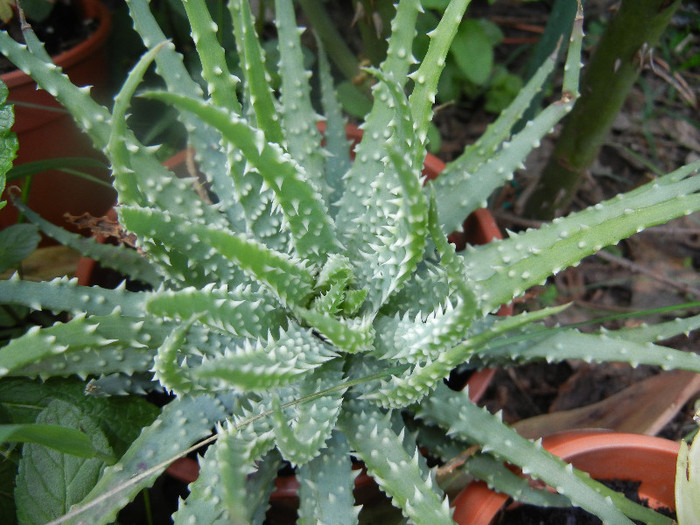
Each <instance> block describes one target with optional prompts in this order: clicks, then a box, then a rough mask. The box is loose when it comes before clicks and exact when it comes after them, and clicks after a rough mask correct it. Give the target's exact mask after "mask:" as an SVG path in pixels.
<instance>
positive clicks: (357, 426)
mask: <svg viewBox="0 0 700 525" xmlns="http://www.w3.org/2000/svg"><path fill="white" fill-rule="evenodd" d="M345 408H346V410H344V411H343V414H342V415H341V417H340V420H339V427H340V429H341V430H342V432H343V434H345V436H346V437H347V439H348V442H349V443H350V446H351V447H352V448H353V449H354V450H355V451H356V454H357V455H358V456H359V457H360V458H361V459H362V460H363V461H364V463H365V465H366V466H367V472H368V473H369V474H370V475H371V476H372V478H374V480H375V481H376V482H377V484H378V485H379V487H380V488H381V489H382V490H383V491H384V492H386V493H387V495H388V496H389V497H391V499H392V503H393V504H394V505H395V506H396V507H397V508H400V509H401V511H402V512H403V514H404V516H406V517H407V518H408V519H409V520H411V521H412V522H414V523H431V524H439V523H444V524H446V525H447V524H453V521H452V513H451V511H450V509H449V504H448V501H447V499H446V498H445V499H442V498H441V497H440V496H439V495H438V494H437V492H436V490H435V487H434V483H433V481H432V479H431V478H432V474H431V475H430V477H429V478H428V479H426V477H425V475H424V473H423V469H422V467H421V466H420V462H421V461H422V459H421V457H420V452H419V451H418V448H413V450H407V449H406V448H404V438H403V436H398V435H396V433H394V431H393V430H392V427H391V422H390V421H389V417H390V416H389V414H388V413H383V412H381V411H380V409H378V408H377V407H376V406H374V405H371V404H368V403H362V402H359V401H352V402H347V403H346V404H345ZM380 451H381V452H380Z"/></svg>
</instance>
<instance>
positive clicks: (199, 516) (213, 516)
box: [172, 420, 274, 525]
mask: <svg viewBox="0 0 700 525" xmlns="http://www.w3.org/2000/svg"><path fill="white" fill-rule="evenodd" d="M217 434H218V439H217V440H216V443H214V444H213V445H212V446H211V447H209V449H207V452H206V454H204V456H203V457H201V458H200V459H199V466H200V470H199V476H198V477H197V480H195V481H194V482H193V483H192V484H190V486H189V489H190V494H189V496H188V497H187V499H185V500H184V502H183V503H182V504H181V505H180V507H179V509H178V511H177V512H176V513H175V514H173V516H172V518H173V522H174V523H175V524H176V525H177V524H180V523H182V524H188V523H192V522H193V521H196V523H198V524H206V525H209V524H211V525H214V524H217V523H218V524H221V523H224V522H225V523H234V524H247V523H250V521H251V518H252V516H253V515H254V514H255V512H256V510H257V507H258V506H257V505H251V504H250V500H251V499H253V498H256V497H257V496H258V494H257V493H255V492H252V491H251V490H250V489H251V487H250V485H251V480H250V479H249V476H251V475H253V474H255V473H256V470H257V469H256V467H255V463H254V462H255V461H257V460H259V459H260V458H261V457H262V456H263V454H265V453H266V452H267V451H269V450H270V449H271V448H272V447H273V446H274V440H273V435H272V432H271V429H270V425H269V424H268V423H267V422H266V421H265V420H257V421H256V422H255V423H252V424H250V425H247V426H245V427H242V428H237V427H236V426H235V425H233V424H231V423H225V424H224V425H222V426H219V428H218V429H217ZM266 463H270V462H269V461H266ZM265 492H266V491H263V493H265Z"/></svg>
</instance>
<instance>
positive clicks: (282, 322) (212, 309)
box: [145, 283, 287, 338]
mask: <svg viewBox="0 0 700 525" xmlns="http://www.w3.org/2000/svg"><path fill="white" fill-rule="evenodd" d="M145 306H146V310H147V311H148V312H150V313H151V314H153V315H155V316H158V317H168V318H170V319H189V318H190V317H192V316H198V319H199V322H201V323H203V324H206V325H209V326H212V327H214V328H217V329H220V330H225V331H226V332H229V333H231V334H233V335H236V336H239V337H252V338H259V337H267V335H268V334H270V333H271V334H272V335H273V336H277V335H278V332H279V329H280V328H285V327H286V324H287V317H286V316H285V315H284V312H283V311H281V310H280V308H279V304H278V303H277V302H276V300H274V298H272V297H271V296H270V294H266V293H265V290H264V289H261V288H256V287H253V286H250V285H248V286H238V287H236V288H234V289H229V288H228V286H226V285H219V286H215V285H214V283H212V284H211V285H209V286H205V287H204V288H201V289H199V288H194V287H189V288H184V289H182V290H162V291H157V292H152V293H149V294H148V297H147V299H146V305H145Z"/></svg>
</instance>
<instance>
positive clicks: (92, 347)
mask: <svg viewBox="0 0 700 525" xmlns="http://www.w3.org/2000/svg"><path fill="white" fill-rule="evenodd" d="M125 333H129V334H131V339H129V340H123V336H124V334H125ZM158 338H162V339H164V338H165V332H164V330H163V327H162V326H160V325H159V324H158V323H157V322H156V323H154V322H149V323H144V322H143V320H141V319H137V318H130V317H122V316H120V315H119V314H116V315H111V316H93V317H88V318H86V317H84V316H83V317H76V318H74V319H73V320H72V321H70V322H69V323H57V324H55V325H53V326H51V327H48V328H44V329H39V328H38V327H36V328H31V329H30V330H29V331H28V332H27V333H25V334H24V335H22V336H21V337H18V338H16V339H13V340H11V341H10V342H9V343H8V344H7V345H6V346H4V347H3V348H1V349H0V376H7V375H10V376H19V375H26V376H29V377H37V376H39V377H42V378H46V377H52V376H68V375H71V374H78V375H79V376H82V377H85V376H87V375H91V374H94V373H95V372H94V371H95V370H99V371H100V373H112V372H125V373H133V372H134V371H135V370H148V369H149V368H150V367H151V366H152V363H153V356H154V351H153V350H150V349H149V347H148V345H149V344H152V343H153V342H154V341H158ZM162 339H161V340H162Z"/></svg>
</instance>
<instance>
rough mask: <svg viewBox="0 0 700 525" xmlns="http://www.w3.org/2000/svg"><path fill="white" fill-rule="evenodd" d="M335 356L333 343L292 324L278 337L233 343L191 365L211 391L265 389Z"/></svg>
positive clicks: (194, 377)
mask: <svg viewBox="0 0 700 525" xmlns="http://www.w3.org/2000/svg"><path fill="white" fill-rule="evenodd" d="M335 357H337V354H336V352H335V351H334V349H333V347H332V346H330V345H328V344H327V343H324V342H323V341H322V340H321V339H320V338H318V337H316V336H315V335H314V334H313V333H311V332H310V331H308V330H306V329H304V328H301V327H299V326H297V325H291V326H290V327H289V328H288V329H287V330H283V331H281V332H280V335H279V337H277V338H273V337H271V336H270V337H269V338H268V340H267V341H264V340H259V341H252V342H251V341H249V340H245V341H244V342H243V343H242V344H241V345H239V346H235V345H230V346H229V347H227V348H226V350H225V351H224V353H223V355H220V356H217V357H216V359H205V360H203V361H202V364H201V365H199V366H197V367H192V369H191V374H190V376H191V378H192V380H193V381H194V382H197V383H199V384H205V385H207V387H208V388H210V389H212V390H217V389H218V390H226V389H230V388H231V387H236V388H238V389H242V390H264V389H268V388H272V387H275V386H279V385H285V384H289V383H290V382H293V381H294V380H296V379H298V378H299V377H302V376H303V375H304V374H308V373H309V372H310V371H311V370H313V369H315V368H318V367H320V366H322V365H323V364H324V363H326V362H328V361H331V360H332V359H333V358H335Z"/></svg>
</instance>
